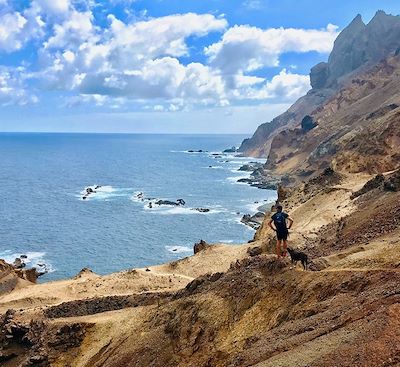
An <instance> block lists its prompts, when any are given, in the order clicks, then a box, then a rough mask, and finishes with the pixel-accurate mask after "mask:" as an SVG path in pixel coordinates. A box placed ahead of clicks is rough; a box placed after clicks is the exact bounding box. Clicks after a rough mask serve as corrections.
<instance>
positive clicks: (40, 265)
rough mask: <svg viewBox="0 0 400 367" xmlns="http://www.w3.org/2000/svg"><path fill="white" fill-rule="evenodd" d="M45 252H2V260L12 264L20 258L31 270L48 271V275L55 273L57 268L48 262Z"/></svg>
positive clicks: (0, 253) (0, 256) (0, 254)
mask: <svg viewBox="0 0 400 367" xmlns="http://www.w3.org/2000/svg"><path fill="white" fill-rule="evenodd" d="M21 255H25V256H26V258H22V257H21ZM45 256H46V253H45V252H35V251H29V252H19V253H18V252H14V253H12V252H11V251H4V252H0V259H4V260H5V261H6V262H8V263H9V264H12V263H13V262H14V260H15V259H16V258H17V257H18V258H20V259H21V260H22V261H23V262H24V263H25V264H26V266H27V267H29V268H37V269H38V270H41V269H43V270H47V272H48V273H52V272H54V271H55V268H54V267H53V266H52V265H51V264H50V263H49V262H48V261H47V260H46V258H45Z"/></svg>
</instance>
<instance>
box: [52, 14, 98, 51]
mask: <svg viewBox="0 0 400 367" xmlns="http://www.w3.org/2000/svg"><path fill="white" fill-rule="evenodd" d="M92 20H93V15H92V13H91V12H78V11H76V10H73V11H72V12H71V13H70V14H69V16H68V18H67V19H66V20H65V21H64V22H63V23H61V24H56V25H55V26H54V35H53V36H52V37H50V38H49V40H48V41H47V42H45V44H44V45H45V48H65V47H79V46H80V45H82V44H83V43H84V42H86V41H88V40H89V39H90V38H91V37H93V35H94V26H93V23H92Z"/></svg>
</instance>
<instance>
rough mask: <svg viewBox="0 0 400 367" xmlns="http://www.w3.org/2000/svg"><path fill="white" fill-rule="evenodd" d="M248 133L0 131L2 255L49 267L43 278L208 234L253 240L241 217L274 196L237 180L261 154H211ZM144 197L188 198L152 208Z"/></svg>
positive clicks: (161, 256)
mask: <svg viewBox="0 0 400 367" xmlns="http://www.w3.org/2000/svg"><path fill="white" fill-rule="evenodd" d="M246 137H247V136H240V135H195V136H189V135H141V134H42V133H37V134H35V133H32V134H30V133H29V134H28V133H26V134H25V133H15V134H14V133H13V134H11V133H2V134H0V156H1V160H0V187H1V191H0V196H1V197H0V258H4V259H6V260H7V261H11V262H12V261H13V260H14V259H15V257H17V256H20V255H26V256H27V259H26V260H25V261H26V262H27V263H28V265H30V266H35V265H36V266H41V265H46V267H47V268H48V270H49V273H48V274H46V275H44V276H43V277H41V278H40V281H41V282H43V281H49V280H55V279H63V278H67V277H71V276H73V275H75V274H77V273H78V272H79V271H80V270H81V269H82V268H84V267H89V268H90V269H92V270H93V271H94V272H96V273H98V274H107V273H111V272H115V271H119V270H123V269H127V268H136V267H146V266H150V265H155V264H160V263H164V262H168V261H172V260H176V259H179V258H182V257H185V256H189V255H191V254H192V253H193V244H194V243H195V242H197V241H199V240H200V239H203V240H205V241H207V242H212V243H214V242H224V243H231V244H232V245H234V244H236V243H243V242H247V241H248V240H250V239H252V237H253V235H254V231H253V230H252V229H251V228H249V227H247V226H245V225H243V224H241V223H240V219H241V217H242V216H243V214H247V213H248V214H254V213H255V212H256V211H257V207H258V206H259V205H260V204H262V203H266V202H270V201H272V200H273V199H275V192H273V191H269V190H260V189H257V188H253V187H250V186H249V185H247V184H240V183H238V182H237V180H238V179H239V178H241V177H246V176H248V173H246V172H240V171H238V168H239V167H240V166H241V165H243V164H245V163H247V162H250V161H261V162H262V161H263V160H255V159H254V158H239V157H236V156H235V155H234V154H225V155H223V156H222V157H221V158H215V156H213V155H212V154H215V153H216V152H221V151H222V150H224V149H226V148H229V147H231V146H238V145H239V144H240V142H241V141H242V140H243V139H244V138H246ZM188 150H203V151H206V152H202V153H188V152H187V151H188ZM210 166H211V167H210ZM96 185H101V187H100V188H99V189H97V190H95V191H96V192H95V193H93V194H90V195H89V196H88V198H87V199H83V196H84V194H85V190H86V188H88V187H92V188H94V187H95V186H96ZM140 193H142V195H141V194H140ZM142 196H143V197H144V198H151V199H152V203H154V202H155V201H156V200H157V199H163V200H171V201H175V200H177V199H183V200H184V201H185V203H186V204H185V205H184V206H177V207H175V206H157V205H153V208H149V203H150V201H148V200H143V201H142V200H141V197H142ZM194 208H206V209H209V212H206V213H200V212H199V211H196V210H193V209H194Z"/></svg>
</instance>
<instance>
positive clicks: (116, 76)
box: [0, 0, 400, 134]
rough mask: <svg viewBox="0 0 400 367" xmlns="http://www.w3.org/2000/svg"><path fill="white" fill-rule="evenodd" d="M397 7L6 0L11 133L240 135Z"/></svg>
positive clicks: (399, 5) (0, 85)
mask: <svg viewBox="0 0 400 367" xmlns="http://www.w3.org/2000/svg"><path fill="white" fill-rule="evenodd" d="M379 9H382V10H384V11H386V12H387V13H391V14H394V15H397V14H400V2H399V1H398V0H352V1H348V0H337V1H331V0H330V1H326V0H320V1H315V0H297V1H295V0H279V1H278V0H264V1H263V0H110V1H104V0H0V131H2V132H10V131H12V132H100V133H101V132H115V133H123V132H131V133H240V134H250V133H252V132H253V131H254V130H255V129H256V127H257V126H258V125H259V124H261V123H263V122H267V121H270V120H271V119H272V118H274V117H275V116H277V115H279V114H280V113H282V112H284V111H285V110H286V109H287V108H288V107H289V106H290V105H291V104H292V103H293V102H295V101H296V100H297V99H298V98H299V97H301V96H302V95H304V94H305V93H307V91H308V90H309V89H310V83H309V75H308V74H309V71H310V68H311V67H312V66H314V65H315V64H317V63H318V62H321V61H326V60H327V59H328V56H329V53H330V51H331V50H332V47H333V42H334V40H335V38H336V37H337V35H338V33H339V32H340V31H341V30H342V29H343V28H344V27H345V26H346V25H347V24H348V23H350V21H351V20H352V19H353V18H354V17H355V16H356V15H357V14H361V15H362V16H363V19H364V21H365V22H368V21H369V20H370V19H371V18H372V16H373V15H374V13H375V12H376V11H377V10H379Z"/></svg>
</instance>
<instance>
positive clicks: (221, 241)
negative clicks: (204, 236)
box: [218, 240, 234, 243]
mask: <svg viewBox="0 0 400 367" xmlns="http://www.w3.org/2000/svg"><path fill="white" fill-rule="evenodd" d="M218 242H219V243H233V242H234V241H233V240H220V241H218Z"/></svg>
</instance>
